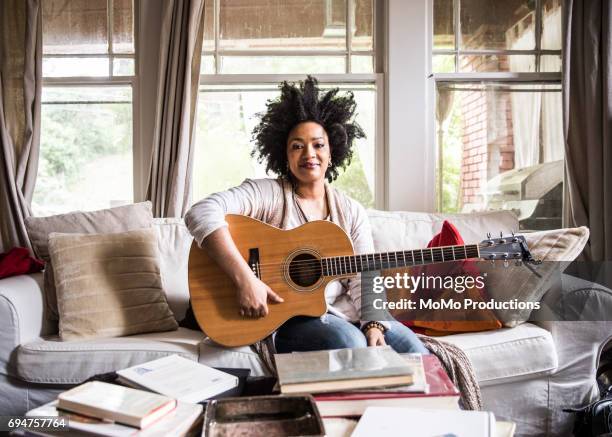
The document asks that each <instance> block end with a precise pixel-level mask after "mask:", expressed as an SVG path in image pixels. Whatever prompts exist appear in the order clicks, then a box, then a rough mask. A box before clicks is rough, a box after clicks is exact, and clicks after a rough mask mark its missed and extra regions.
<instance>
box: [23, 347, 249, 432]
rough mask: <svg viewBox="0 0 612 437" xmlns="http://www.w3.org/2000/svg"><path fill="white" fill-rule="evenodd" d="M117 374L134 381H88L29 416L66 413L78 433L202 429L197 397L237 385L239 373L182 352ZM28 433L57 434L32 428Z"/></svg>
mask: <svg viewBox="0 0 612 437" xmlns="http://www.w3.org/2000/svg"><path fill="white" fill-rule="evenodd" d="M117 374H118V379H119V381H120V382H121V383H123V384H126V385H130V386H132V387H124V386H121V385H116V384H109V383H106V382H100V381H91V382H87V383H84V384H82V385H79V386H77V387H75V388H73V389H71V390H68V391H66V392H64V393H61V394H60V395H59V396H58V398H57V400H55V401H53V402H51V403H49V404H46V405H43V406H42V407H39V408H36V409H34V410H31V411H29V412H28V413H27V416H28V417H41V416H47V417H49V416H67V417H68V419H69V427H70V431H71V432H72V433H76V434H78V435H98V436H116V437H123V436H133V435H138V436H157V435H164V436H182V435H188V434H190V433H193V434H197V435H200V433H201V429H200V428H199V426H201V423H202V411H203V407H202V405H200V404H198V402H202V401H204V400H206V399H208V398H210V397H213V396H215V395H217V394H219V393H222V392H226V391H228V390H231V389H232V388H233V387H236V386H237V385H238V378H237V377H236V376H233V375H230V374H228V373H225V372H221V371H219V370H216V369H213V368H211V367H208V366H205V365H202V364H199V363H196V362H193V361H190V360H187V359H185V358H182V357H180V356H178V355H172V356H168V357H164V358H160V359H158V360H154V361H150V362H148V363H144V364H140V365H137V366H134V367H130V368H128V369H124V370H120V371H118V372H117ZM28 433H29V434H31V435H46V436H48V435H54V434H53V433H49V432H38V431H33V430H31V431H28ZM59 434H60V433H58V435H59Z"/></svg>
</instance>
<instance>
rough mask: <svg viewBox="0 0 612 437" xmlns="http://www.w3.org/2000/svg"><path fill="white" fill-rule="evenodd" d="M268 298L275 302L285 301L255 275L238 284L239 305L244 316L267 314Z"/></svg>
mask: <svg viewBox="0 0 612 437" xmlns="http://www.w3.org/2000/svg"><path fill="white" fill-rule="evenodd" d="M268 299H270V302H273V303H281V302H284V300H283V298H282V297H280V296H279V295H278V294H276V293H275V292H274V291H272V289H271V288H270V287H268V286H267V285H266V284H265V283H264V282H263V281H261V280H260V279H259V278H256V277H254V276H253V277H251V278H250V279H249V280H247V281H245V282H244V283H243V285H239V286H238V306H239V307H240V315H241V316H243V317H245V316H246V317H265V316H267V315H268Z"/></svg>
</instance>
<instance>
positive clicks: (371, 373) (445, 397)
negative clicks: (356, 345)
mask: <svg viewBox="0 0 612 437" xmlns="http://www.w3.org/2000/svg"><path fill="white" fill-rule="evenodd" d="M275 358H276V365H277V369H278V376H279V384H280V387H281V392H283V393H312V394H313V397H314V399H315V401H316V403H317V408H318V409H319V413H320V414H321V416H322V417H347V416H361V415H362V414H363V413H364V411H365V410H366V408H368V407H371V406H379V407H419V408H440V409H459V405H458V401H459V391H458V390H457V388H456V387H455V386H454V385H453V383H452V382H451V381H450V379H449V378H448V375H447V374H446V372H445V371H444V369H443V367H442V365H441V364H440V362H439V361H438V359H437V358H436V357H435V356H434V355H421V354H398V353H397V352H395V351H394V350H393V349H391V347H389V346H384V347H375V348H374V347H369V348H363V349H339V350H332V351H316V352H294V353H292V354H278V355H276V356H275Z"/></svg>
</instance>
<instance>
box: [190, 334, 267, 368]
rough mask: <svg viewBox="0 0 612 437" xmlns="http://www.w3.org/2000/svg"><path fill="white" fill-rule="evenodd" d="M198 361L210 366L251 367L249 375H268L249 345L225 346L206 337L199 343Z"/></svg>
mask: <svg viewBox="0 0 612 437" xmlns="http://www.w3.org/2000/svg"><path fill="white" fill-rule="evenodd" d="M199 361H200V363H202V364H206V365H207V366H212V367H228V368H238V369H251V376H264V375H269V372H268V371H267V370H266V368H265V366H264V364H263V362H262V361H261V359H260V358H259V355H257V353H256V352H255V351H254V350H253V349H252V348H251V347H249V346H242V347H234V348H227V347H223V346H220V345H218V344H216V343H215V342H213V341H212V340H211V339H210V338H207V339H206V340H204V341H203V342H202V343H200V359H199Z"/></svg>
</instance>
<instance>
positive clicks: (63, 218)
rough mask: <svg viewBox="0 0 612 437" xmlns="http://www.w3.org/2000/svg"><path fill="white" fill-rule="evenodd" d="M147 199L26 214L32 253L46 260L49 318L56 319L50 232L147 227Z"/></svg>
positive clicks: (46, 302)
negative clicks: (105, 206) (41, 214)
mask: <svg viewBox="0 0 612 437" xmlns="http://www.w3.org/2000/svg"><path fill="white" fill-rule="evenodd" d="M151 208H152V207H151V202H149V201H147V202H141V203H136V204H133V205H125V206H118V207H116V208H110V209H104V210H100V211H84V212H71V213H68V214H59V215H54V216H50V217H27V218H26V219H25V225H26V229H27V230H28V237H29V238H30V241H31V242H32V246H33V247H34V251H35V252H36V254H37V255H38V256H39V257H40V258H42V259H43V260H44V261H46V262H47V265H46V266H45V309H46V311H47V313H48V314H47V317H48V318H49V320H51V321H57V320H58V318H59V315H58V311H57V299H56V297H55V279H54V277H53V266H52V265H51V263H50V258H49V247H48V239H49V234H50V233H51V232H63V233H81V234H97V233H113V232H124V231H131V230H134V229H141V228H149V227H151V224H152V220H153V214H152V212H151V211H152V209H151Z"/></svg>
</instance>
